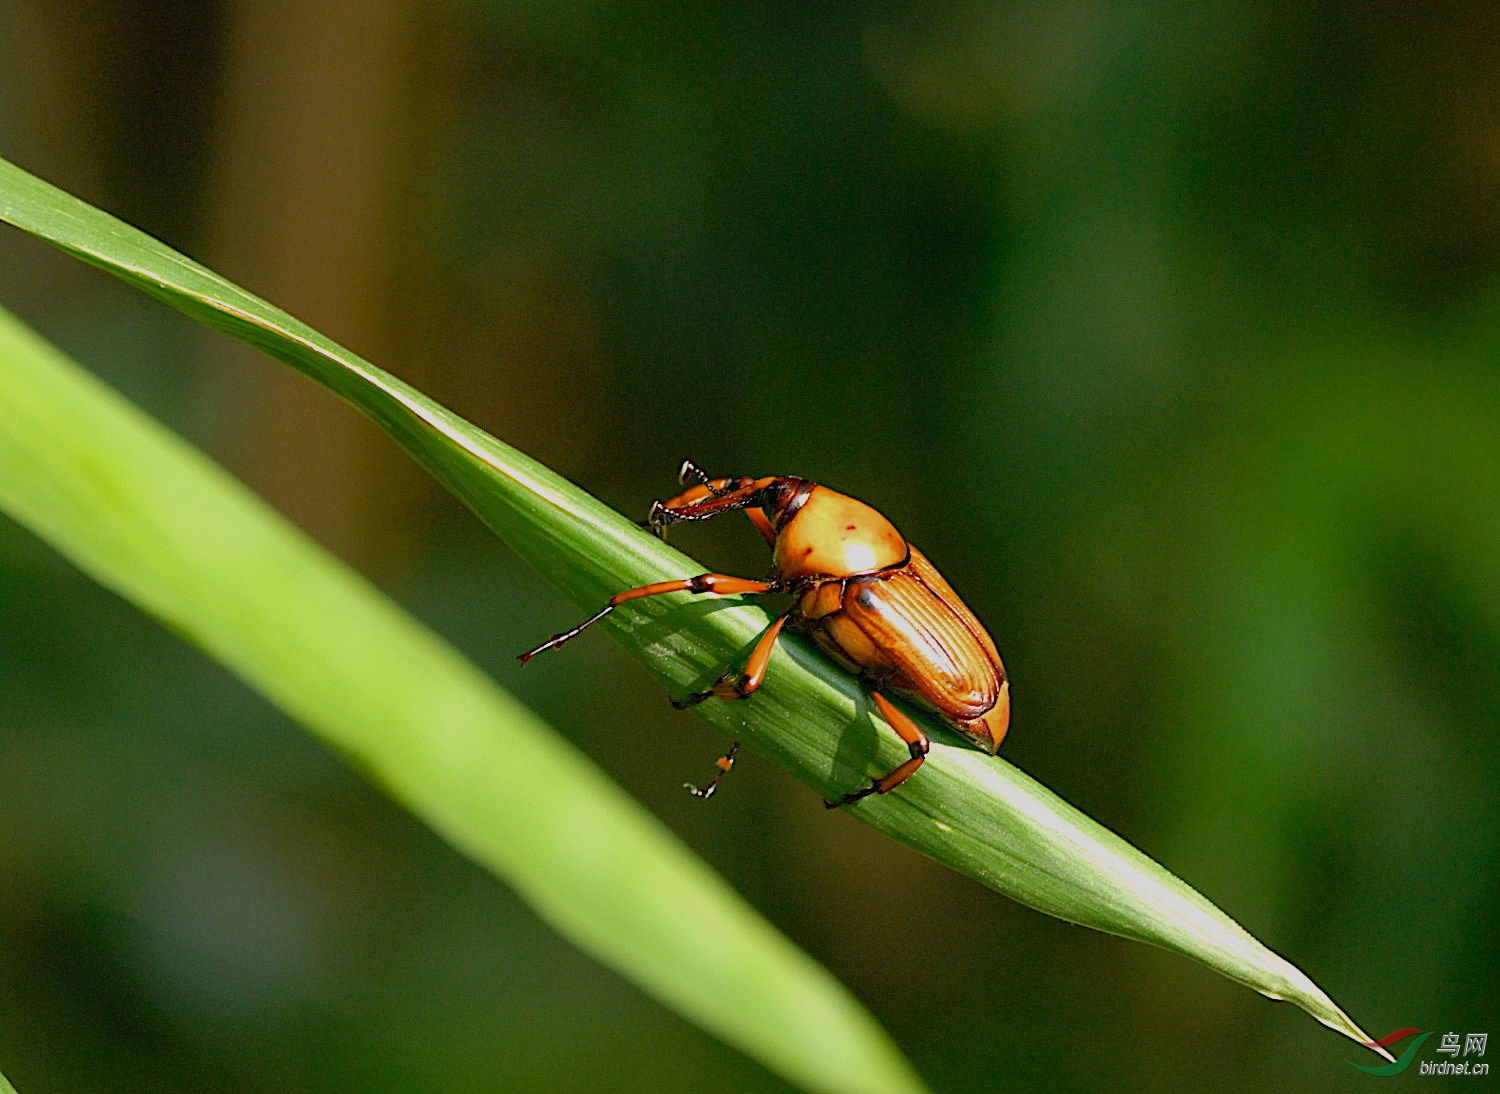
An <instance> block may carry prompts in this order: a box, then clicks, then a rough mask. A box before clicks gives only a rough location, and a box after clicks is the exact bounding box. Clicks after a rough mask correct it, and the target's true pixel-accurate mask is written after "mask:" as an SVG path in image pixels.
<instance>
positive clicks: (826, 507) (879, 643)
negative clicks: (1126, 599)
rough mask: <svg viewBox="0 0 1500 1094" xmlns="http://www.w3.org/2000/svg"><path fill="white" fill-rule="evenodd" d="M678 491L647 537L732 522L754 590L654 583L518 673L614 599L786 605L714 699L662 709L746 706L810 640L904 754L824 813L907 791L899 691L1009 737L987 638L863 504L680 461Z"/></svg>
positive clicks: (922, 560)
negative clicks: (784, 599) (753, 548)
mask: <svg viewBox="0 0 1500 1094" xmlns="http://www.w3.org/2000/svg"><path fill="white" fill-rule="evenodd" d="M678 482H679V483H680V484H682V485H684V486H686V485H687V484H688V483H689V482H693V483H694V485H692V486H689V487H688V489H686V490H684V491H683V492H682V493H680V494H678V495H677V496H676V497H674V498H671V499H670V500H668V501H658V502H655V503H653V504H652V506H651V515H650V516H649V517H648V518H647V520H646V524H647V525H648V526H649V527H650V528H651V530H652V531H653V532H655V533H656V534H657V535H661V534H662V533H663V531H664V530H665V529H666V527H667V526H668V525H671V524H676V523H678V522H680V521H690V520H707V519H708V518H710V517H715V516H718V515H719V514H720V513H728V512H732V511H734V510H744V512H745V515H746V516H748V517H749V518H750V520H751V521H752V522H753V523H754V524H755V526H756V527H757V528H759V529H760V532H761V534H762V535H763V536H765V538H766V542H767V543H769V544H770V545H771V552H772V553H771V559H772V567H771V576H770V577H768V578H767V579H766V580H764V581H755V580H752V579H750V578H744V577H731V576H729V575H727V574H699V575H698V576H697V577H686V578H679V579H677V580H674V581H658V582H655V583H653V584H650V585H642V586H641V587H640V588H638V589H626V590H625V591H624V592H620V593H616V594H615V595H614V596H612V597H610V599H609V603H608V604H606V605H605V606H604V608H603V609H602V610H601V611H599V612H598V613H597V614H595V615H593V616H591V617H590V618H588V619H586V620H584V621H583V622H582V623H580V624H579V625H578V626H576V627H574V628H573V629H572V630H570V631H564V632H563V633H561V634H555V635H553V636H552V637H551V638H549V639H548V640H547V641H545V642H543V643H542V644H541V645H540V646H538V647H537V648H536V649H534V650H529V651H527V652H526V653H523V654H521V655H520V657H519V660H520V662H521V663H522V664H523V665H524V664H525V663H526V662H527V661H529V660H531V659H532V658H533V657H535V656H536V655H537V654H539V653H542V652H543V651H545V650H550V649H556V648H557V647H558V646H561V645H562V644H563V643H564V642H566V641H568V640H569V639H570V638H572V637H574V636H575V635H577V634H579V633H581V632H582V631H583V630H584V629H586V628H587V627H589V626H591V625H592V624H594V623H597V622H598V621H599V620H601V619H603V618H604V617H605V616H606V615H608V614H609V613H610V612H612V611H613V610H614V609H615V608H617V607H619V606H620V605H621V604H624V603H625V602H626V601H629V600H635V599H637V598H639V597H643V596H659V595H660V594H662V593H678V592H689V593H714V594H717V595H720V596H731V595H738V594H746V593H779V592H786V593H791V594H792V595H793V596H794V597H796V602H795V603H794V604H793V605H792V607H791V610H789V611H788V612H786V613H785V614H784V615H781V616H779V617H777V619H776V620H775V621H773V622H772V623H771V625H770V626H768V627H767V628H766V629H765V631H764V632H762V634H761V636H760V638H759V639H757V640H756V643H755V648H754V649H753V650H752V651H751V653H750V658H749V660H748V661H747V662H746V664H745V668H744V670H743V671H736V670H735V669H733V668H729V669H726V670H725V671H724V674H723V675H722V676H720V677H719V679H718V681H717V682H716V683H715V684H714V686H713V687H711V688H709V689H708V690H707V691H699V692H694V693H692V694H690V695H688V696H687V697H686V698H685V699H680V700H679V699H674V700H673V701H672V705H673V706H675V707H677V708H679V709H681V708H683V707H688V706H692V705H693V704H694V703H701V702H703V701H704V700H705V699H747V698H749V697H750V696H751V695H752V694H753V693H754V692H755V690H756V689H757V688H759V687H760V685H761V682H762V681H763V680H764V679H765V675H766V665H767V663H768V662H769V661H770V659H771V650H772V648H773V647H774V646H775V644H776V638H777V636H778V635H779V634H780V633H781V631H782V629H783V628H786V629H787V630H789V631H792V632H793V633H796V634H805V635H808V636H810V637H811V638H812V639H813V641H814V642H816V643H817V644H818V645H819V646H821V647H822V648H823V650H824V651H826V652H827V653H828V654H830V655H831V656H832V657H833V659H834V660H835V661H837V662H838V663H839V664H841V665H842V666H843V667H844V668H846V669H848V670H849V671H851V672H854V673H857V674H858V675H859V677H860V679H861V680H862V681H863V682H864V683H865V686H866V687H867V688H868V689H869V691H870V697H871V699H873V700H874V702H875V706H876V707H877V708H878V709H879V711H880V713H881V715H882V716H883V717H884V718H885V720H886V721H887V722H889V723H890V725H891V728H892V729H894V730H895V731H896V734H897V735H898V736H899V737H900V738H901V739H902V741H904V742H905V743H906V746H907V748H908V749H909V751H910V752H911V758H910V759H908V760H905V761H903V762H902V763H901V764H899V765H898V766H897V767H896V768H895V769H894V770H892V771H890V772H888V773H887V774H885V775H882V776H881V777H880V778H878V779H874V780H872V781H871V783H870V785H869V786H866V787H864V788H862V789H860V790H856V791H853V792H851V793H848V794H845V795H844V796H843V797H842V798H840V799H839V800H838V801H833V802H826V803H825V804H826V805H827V806H828V807H829V808H830V809H833V808H837V807H838V806H841V805H848V804H849V803H850V802H856V801H859V800H860V799H861V798H864V797H866V796H868V795H870V794H884V793H887V792H888V791H891V790H894V789H895V788H896V787H898V786H900V785H901V784H902V783H903V782H905V781H906V780H907V779H909V778H910V777H911V776H912V774H913V773H914V772H915V771H916V770H917V768H919V767H921V766H922V761H923V759H925V758H926V756H927V751H928V747H929V743H928V740H927V734H925V733H923V732H922V729H921V727H920V726H918V725H917V723H916V722H914V721H912V719H911V718H910V717H909V716H908V715H906V714H904V713H903V712H902V711H901V710H900V709H899V708H898V707H896V706H895V704H893V703H892V702H891V701H890V700H889V699H887V698H886V696H885V694H884V693H885V692H886V691H888V690H889V691H895V692H900V693H902V694H905V695H909V696H911V697H912V698H914V699H917V700H918V701H920V702H921V703H923V704H924V705H926V706H928V707H931V708H932V709H934V710H936V711H937V712H938V713H939V714H941V715H942V716H943V718H944V719H945V720H946V721H947V722H948V723H949V724H950V725H952V726H953V727H954V728H956V729H957V730H958V731H959V732H961V733H962V734H964V736H966V737H968V738H969V739H970V740H971V741H973V742H974V743H975V744H977V745H978V746H979V747H980V748H983V749H984V750H985V751H986V752H989V753H991V754H992V755H993V754H994V753H995V752H996V751H997V750H998V749H999V748H1000V742H1001V741H1002V740H1004V739H1005V731H1006V729H1007V728H1008V727H1009V725H1010V684H1009V682H1008V681H1007V680H1006V677H1005V665H1004V664H1003V663H1002V662H1001V660H1000V653H999V651H997V650H996V649H995V643H994V641H993V640H992V639H991V638H990V636H989V634H988V632H986V631H985V629H984V627H983V626H982V625H981V624H980V622H979V620H978V619H976V618H975V616H974V613H973V612H971V611H970V610H969V609H968V607H967V605H965V604H964V602H963V601H962V600H960V599H959V598H958V594H957V593H955V592H954V591H953V587H952V586H951V585H949V584H948V582H946V581H945V580H943V576H942V575H941V574H939V573H938V572H937V570H936V569H934V568H933V565H932V563H930V562H928V561H927V558H926V556H924V555H923V554H922V553H921V552H920V551H918V550H917V549H916V548H915V547H913V546H912V545H911V544H909V543H907V542H906V540H905V539H903V538H902V536H901V533H900V532H898V531H896V529H895V527H894V526H893V525H892V524H891V522H890V521H888V520H886V519H885V517H883V516H881V515H880V514H879V513H878V512H876V511H875V510H874V509H872V508H870V507H869V506H868V505H866V504H865V503H864V502H862V501H856V500H855V499H854V498H851V497H848V496H846V495H844V494H839V493H835V492H834V491H832V490H830V489H828V487H826V486H819V485H817V484H816V483H812V482H808V481H807V480H805V479H797V478H790V477H787V476H771V477H769V478H763V479H750V478H739V479H710V478H709V477H708V476H707V475H706V474H704V473H703V472H702V471H700V470H698V468H697V467H695V466H694V465H693V464H692V462H691V461H688V462H685V463H683V465H682V470H681V472H680V473H679V475H678ZM739 747H740V746H739V742H735V743H734V744H733V745H731V746H730V748H729V751H728V752H727V753H726V754H725V755H724V756H722V757H721V758H720V759H719V773H718V774H717V775H715V776H714V778H713V780H712V781H711V782H710V783H708V785H707V786H704V787H702V788H699V787H696V786H693V785H691V784H688V789H689V790H691V791H692V792H693V793H694V794H696V795H698V796H699V797H701V798H707V797H711V796H712V795H713V793H714V791H715V790H716V789H717V788H718V785H719V780H720V779H722V778H723V777H724V775H725V774H726V773H728V771H729V769H730V768H731V767H733V766H734V757H735V754H736V753H737V752H738V751H739Z"/></svg>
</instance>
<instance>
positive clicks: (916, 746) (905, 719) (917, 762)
mask: <svg viewBox="0 0 1500 1094" xmlns="http://www.w3.org/2000/svg"><path fill="white" fill-rule="evenodd" d="M870 698H871V699H873V700H875V705H876V706H877V707H878V708H880V715H881V717H882V718H884V719H885V720H886V721H887V722H889V723H890V726H891V728H892V729H894V730H895V731H896V736H898V737H900V738H901V739H902V740H903V741H905V742H906V747H907V749H908V750H909V751H910V752H911V759H909V760H905V761H903V762H902V763H900V764H898V765H897V766H896V768H895V769H894V770H892V771H890V772H889V773H888V774H885V775H882V776H881V777H880V778H878V779H873V780H871V782H870V785H869V786H867V787H865V788H864V789H862V790H855V791H853V792H852V793H849V794H845V795H844V796H843V797H842V798H840V799H839V800H838V801H835V802H830V801H825V802H824V803H823V805H824V806H825V807H826V808H828V809H837V808H839V807H840V806H843V805H849V804H850V803H852V802H857V801H859V800H860V799H861V798H868V797H869V796H870V795H871V794H888V793H890V792H891V791H892V790H894V789H896V787H898V786H900V785H901V784H902V783H904V782H905V781H906V780H907V779H909V778H911V777H912V775H913V773H915V772H916V770H917V768H919V767H921V766H922V761H923V760H925V759H926V758H927V750H928V749H929V748H930V747H932V746H931V743H930V742H929V741H928V740H927V734H925V733H923V732H922V727H921V726H919V725H917V723H916V722H914V721H912V720H911V718H910V716H908V715H907V714H905V713H904V712H903V711H901V710H899V709H897V707H896V705H895V704H894V703H892V702H891V701H890V700H889V699H887V698H886V697H885V696H884V695H881V694H880V692H878V691H872V692H870Z"/></svg>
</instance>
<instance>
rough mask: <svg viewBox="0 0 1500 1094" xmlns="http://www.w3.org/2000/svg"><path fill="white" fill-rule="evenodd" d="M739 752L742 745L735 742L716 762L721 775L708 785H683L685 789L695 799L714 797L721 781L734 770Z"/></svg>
mask: <svg viewBox="0 0 1500 1094" xmlns="http://www.w3.org/2000/svg"><path fill="white" fill-rule="evenodd" d="M739 751H740V743H739V742H738V741H735V742H734V743H733V744H731V745H730V746H729V751H728V752H726V753H724V755H722V756H720V757H719V758H718V759H717V760H715V761H714V764H715V766H716V767H718V769H719V773H718V774H717V775H715V776H714V777H713V778H712V779H710V780H709V781H708V783H707V785H705V786H694V785H693V784H692V783H683V784H682V785H683V787H684V788H685V789H687V790H688V791H689V792H690V793H691V794H692V795H693V797H695V798H711V797H713V796H714V791H715V790H717V789H719V783H720V781H721V780H722V779H723V778H724V776H725V775H727V774H729V773H730V772H731V771H733V770H734V758H735V756H736V755H738V754H739Z"/></svg>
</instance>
